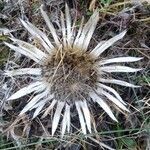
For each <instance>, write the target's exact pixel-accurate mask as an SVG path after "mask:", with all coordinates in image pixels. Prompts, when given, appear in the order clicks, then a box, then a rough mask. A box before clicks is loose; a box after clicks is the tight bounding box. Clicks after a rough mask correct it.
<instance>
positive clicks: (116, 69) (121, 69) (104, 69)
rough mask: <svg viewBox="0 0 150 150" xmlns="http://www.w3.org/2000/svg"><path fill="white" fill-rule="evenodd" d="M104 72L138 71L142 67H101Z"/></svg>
mask: <svg viewBox="0 0 150 150" xmlns="http://www.w3.org/2000/svg"><path fill="white" fill-rule="evenodd" d="M99 69H100V70H101V71H104V72H137V71H140V70H142V69H136V68H131V67H127V66H103V67H100V68H99Z"/></svg>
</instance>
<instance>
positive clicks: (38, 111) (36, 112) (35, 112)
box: [32, 103, 45, 119]
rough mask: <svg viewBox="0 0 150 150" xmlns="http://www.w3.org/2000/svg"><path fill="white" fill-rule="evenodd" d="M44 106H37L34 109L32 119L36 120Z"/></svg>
mask: <svg viewBox="0 0 150 150" xmlns="http://www.w3.org/2000/svg"><path fill="white" fill-rule="evenodd" d="M44 105H45V103H43V104H41V105H40V106H38V107H37V108H36V109H35V111H34V114H33V117H32V119H34V118H36V117H37V116H38V115H39V113H40V111H41V110H42V109H43V107H44Z"/></svg>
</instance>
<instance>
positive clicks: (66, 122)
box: [61, 104, 70, 137]
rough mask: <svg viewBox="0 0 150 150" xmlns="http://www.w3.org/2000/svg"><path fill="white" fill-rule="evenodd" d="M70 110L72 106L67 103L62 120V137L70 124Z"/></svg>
mask: <svg viewBox="0 0 150 150" xmlns="http://www.w3.org/2000/svg"><path fill="white" fill-rule="evenodd" d="M69 112H70V106H69V105H68V104H66V107H65V112H64V116H63V120H62V131H61V134H62V137H63V136H64V133H65V130H66V128H67V126H68V121H69V122H70V120H68V119H69V118H68V115H70V114H69Z"/></svg>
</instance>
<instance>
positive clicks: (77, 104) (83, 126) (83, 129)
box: [75, 101, 86, 134]
mask: <svg viewBox="0 0 150 150" xmlns="http://www.w3.org/2000/svg"><path fill="white" fill-rule="evenodd" d="M75 105H76V109H77V112H78V116H79V120H80V125H81V128H82V132H83V133H84V134H86V126H85V120H84V117H83V113H82V111H81V106H80V104H79V102H78V101H77V102H75Z"/></svg>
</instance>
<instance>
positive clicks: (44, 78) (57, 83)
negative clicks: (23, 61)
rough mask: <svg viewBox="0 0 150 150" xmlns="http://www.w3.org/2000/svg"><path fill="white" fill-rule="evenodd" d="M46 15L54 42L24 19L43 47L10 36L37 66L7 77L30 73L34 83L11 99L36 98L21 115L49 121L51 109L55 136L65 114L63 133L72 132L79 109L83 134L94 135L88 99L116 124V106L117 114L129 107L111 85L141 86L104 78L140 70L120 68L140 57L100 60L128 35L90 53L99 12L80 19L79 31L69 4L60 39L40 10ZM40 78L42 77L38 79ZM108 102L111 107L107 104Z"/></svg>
mask: <svg viewBox="0 0 150 150" xmlns="http://www.w3.org/2000/svg"><path fill="white" fill-rule="evenodd" d="M40 10H41V13H42V16H43V18H44V20H45V22H46V24H47V26H48V28H49V30H50V33H51V36H52V37H53V39H54V41H53V43H52V42H51V41H50V40H49V38H48V36H47V35H46V34H45V33H43V32H42V31H40V30H39V29H38V28H36V27H35V26H34V25H33V24H31V23H30V22H28V21H24V20H20V21H21V22H22V24H23V26H24V27H25V28H26V29H27V30H28V32H29V33H30V34H31V35H32V37H33V38H34V39H36V40H37V41H38V42H39V44H40V46H35V45H34V44H33V45H31V44H29V43H27V42H24V41H21V40H19V39H15V38H11V40H12V41H13V42H14V44H10V43H6V42H5V44H6V45H7V46H8V47H10V48H11V49H12V50H14V51H16V52H19V53H21V54H23V55H25V56H26V57H28V58H30V59H32V60H33V61H34V62H35V63H34V66H38V67H37V68H33V67H31V68H30V67H29V68H20V69H16V70H7V71H5V75H7V76H10V77H15V76H20V75H22V76H25V75H31V76H32V78H34V77H36V78H35V79H34V82H32V83H30V84H29V85H27V86H25V87H23V88H21V89H20V90H19V91H17V92H16V93H14V94H13V95H12V96H10V97H9V98H8V101H9V100H15V99H18V98H20V97H23V96H25V95H27V94H32V93H33V94H34V97H32V98H30V99H29V100H28V101H26V103H27V104H26V106H25V107H24V108H23V110H22V111H21V112H20V115H23V114H24V113H26V112H29V111H34V114H33V118H35V117H37V116H38V115H39V114H41V113H43V115H42V117H43V118H44V117H46V116H47V115H48V114H50V112H51V111H52V109H54V110H55V113H54V116H53V121H52V135H54V133H55V131H56V129H57V127H58V124H59V122H60V117H61V115H62V116H63V119H62V121H61V134H62V136H63V135H64V133H65V131H66V130H67V131H68V132H70V127H71V118H70V113H71V110H72V109H73V107H72V106H73V105H75V107H76V110H77V113H78V116H79V121H80V125H81V129H82V132H83V133H84V134H86V133H87V130H88V131H89V132H90V133H91V128H92V122H91V114H90V110H89V106H88V105H89V101H93V102H94V103H98V104H99V106H100V107H101V108H102V109H103V110H104V111H105V112H106V113H107V114H108V115H109V116H110V118H112V119H113V120H115V121H117V119H116V118H115V116H114V115H113V113H112V110H111V109H110V107H109V104H110V103H111V104H114V105H115V106H116V107H118V108H119V110H123V111H127V112H129V110H128V109H127V107H126V103H125V102H124V101H123V100H122V98H121V97H120V95H119V94H118V92H117V91H115V90H114V89H113V88H111V87H109V86H108V84H117V85H121V86H127V87H138V86H135V85H133V84H130V83H127V82H125V81H121V80H117V79H113V78H106V77H107V74H109V75H110V73H113V72H123V73H124V72H137V71H139V70H141V69H135V68H131V67H128V66H121V65H117V63H122V62H136V61H139V60H140V59H142V58H137V57H115V58H112V59H105V58H103V59H100V57H99V56H100V55H101V54H102V53H103V52H104V51H105V50H106V49H108V48H109V47H110V46H112V45H113V44H114V43H115V42H117V41H118V40H120V39H122V38H123V37H124V35H125V34H126V31H123V32H121V33H120V34H118V35H116V36H115V37H113V38H111V39H109V40H107V41H102V42H100V43H99V44H98V45H97V46H96V47H95V48H94V49H92V50H91V49H88V45H89V42H90V40H91V38H92V35H93V32H94V30H95V28H96V25H97V22H98V20H99V13H98V10H95V11H94V13H93V15H92V16H91V17H90V19H89V20H88V22H87V23H86V24H84V18H82V20H81V23H80V26H79V28H78V30H77V28H76V27H75V26H76V21H74V22H72V21H71V16H70V13H69V9H68V6H67V5H66V6H65V15H64V14H63V13H61V17H60V23H61V31H62V36H61V37H58V35H57V33H56V30H55V28H54V26H53V24H52V23H51V22H50V20H49V18H48V16H47V14H46V12H45V11H44V10H43V6H41V9H40ZM37 76H38V78H37ZM108 102H109V104H108Z"/></svg>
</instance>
